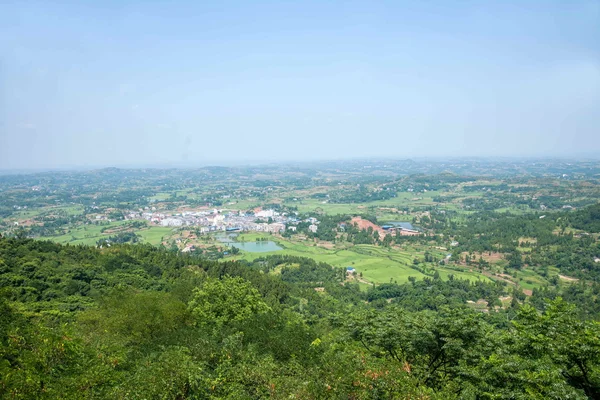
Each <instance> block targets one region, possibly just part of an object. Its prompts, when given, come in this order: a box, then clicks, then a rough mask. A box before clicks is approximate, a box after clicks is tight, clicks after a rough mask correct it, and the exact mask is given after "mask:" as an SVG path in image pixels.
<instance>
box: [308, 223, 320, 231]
mask: <svg viewBox="0 0 600 400" xmlns="http://www.w3.org/2000/svg"><path fill="white" fill-rule="evenodd" d="M317 229H319V227H318V226H317V225H315V224H312V225H309V226H308V230H309V231H311V232H312V233H317Z"/></svg>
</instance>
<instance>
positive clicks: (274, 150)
mask: <svg viewBox="0 0 600 400" xmlns="http://www.w3.org/2000/svg"><path fill="white" fill-rule="evenodd" d="M598 155H600V0H583V1H580V0H569V1H563V0H560V1H552V0H544V1H528V0H516V1H506V0H503V1H493V0H489V1H480V0H473V1H469V0H464V1H452V0H431V1H401V0H391V1H378V0H372V1H341V0H330V1H322V0H319V1H312V0H303V1H260V0H257V1H244V0H240V1H229V0H219V1H208V0H207V1H189V2H187V1H154V0H150V1H148V0H146V1H136V0H118V1H112V0H103V1H95V2H81V1H72V2H68V1H60V0H56V1H51V2H48V1H41V2H35V1H28V0H17V1H6V0H0V169H4V170H11V169H40V168H50V169H52V168H70V167H92V166H98V167H100V166H154V165H156V166H158V165H173V166H179V165H206V164H219V163H221V164H231V163H244V162H253V161H269V162H271V161H275V162H282V161H283V162H284V161H304V160H322V159H344V158H368V157H386V158H390V157H391V158H400V159H404V158H411V157H445V156H453V157H459V156H477V157H489V156H515V157H525V156H535V157H544V156H547V157H556V156H559V157H580V156H588V157H589V156H591V157H598Z"/></svg>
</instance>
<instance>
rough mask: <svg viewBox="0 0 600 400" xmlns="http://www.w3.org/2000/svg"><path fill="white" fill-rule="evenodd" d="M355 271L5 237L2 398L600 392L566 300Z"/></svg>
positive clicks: (592, 331)
mask: <svg viewBox="0 0 600 400" xmlns="http://www.w3.org/2000/svg"><path fill="white" fill-rule="evenodd" d="M342 273H345V271H343V270H337V269H333V268H331V267H330V266H328V265H327V264H323V263H315V262H314V261H313V260H308V259H302V258H294V257H288V258H286V257H279V258H277V257H267V258H262V259H257V260H255V261H254V262H251V263H242V262H222V263H218V262H212V261H206V260H203V259H200V258H198V257H196V256H194V255H183V254H178V253H175V252H171V251H167V250H166V249H164V248H163V249H161V248H154V247H151V246H148V245H141V244H136V245H127V244H125V245H119V244H113V245H112V246H111V247H108V248H107V247H104V248H102V249H100V248H93V247H84V246H77V247H74V246H63V245H57V244H53V243H50V242H42V241H33V240H29V239H17V238H0V287H1V293H2V296H1V297H0V344H1V348H0V349H1V350H0V397H5V398H22V399H30V398H98V397H100V398H134V399H135V398H139V399H142V398H173V399H183V398H207V399H221V398H236V399H255V398H273V399H284V398H285V399H288V398H299V399H308V398H339V399H347V398H353V399H388V398H424V399H426V398H430V399H453V398H481V399H496V398H507V399H508V398H511V399H512V398H523V399H525V398H539V399H542V398H544V399H546V398H554V399H562V398H575V399H576V398H586V397H588V398H597V397H598V396H599V394H600V326H599V325H598V323H597V322H595V321H592V320H587V321H585V320H580V319H579V317H578V314H577V313H574V312H573V309H572V306H571V305H569V304H568V303H566V302H565V301H563V300H562V299H560V298H556V299H554V300H552V302H550V303H544V304H543V311H541V309H536V308H535V307H534V306H535V305H536V304H532V305H530V304H529V303H528V302H525V303H524V304H522V303H523V300H521V301H515V303H514V305H513V307H511V308H510V309H509V310H506V311H504V310H501V309H499V310H498V311H490V312H489V313H482V312H479V311H475V310H473V309H471V308H469V307H468V306H467V304H466V301H467V300H477V299H480V298H483V299H488V300H490V301H492V299H494V298H497V296H498V295H500V294H502V293H504V290H505V289H504V288H503V287H502V285H496V284H486V283H478V284H472V283H469V282H468V281H462V280H458V279H452V280H448V281H442V280H440V279H437V278H436V279H426V280H423V281H414V280H413V281H411V282H410V283H407V284H405V285H394V284H389V285H387V284H386V285H381V286H378V287H375V288H373V289H370V290H369V291H367V292H366V293H365V292H361V291H359V290H358V289H356V288H355V287H354V286H352V285H351V284H348V283H346V284H343V280H344V278H343V275H342ZM317 287H324V288H325V290H323V291H316V290H315V289H314V288H317ZM388 299H393V300H392V301H391V303H388V301H386V300H388ZM523 299H524V298H523ZM365 300H369V302H365Z"/></svg>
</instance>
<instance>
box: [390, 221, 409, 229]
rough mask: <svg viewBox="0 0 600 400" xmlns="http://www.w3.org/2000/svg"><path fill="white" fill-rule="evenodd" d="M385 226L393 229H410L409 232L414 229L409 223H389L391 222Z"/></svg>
mask: <svg viewBox="0 0 600 400" xmlns="http://www.w3.org/2000/svg"><path fill="white" fill-rule="evenodd" d="M386 225H392V226H393V227H395V228H404V229H410V230H414V229H415V228H414V227H413V226H412V224H411V223H410V222H401V221H391V222H388V223H387V224H386Z"/></svg>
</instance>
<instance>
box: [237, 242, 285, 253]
mask: <svg viewBox="0 0 600 400" xmlns="http://www.w3.org/2000/svg"><path fill="white" fill-rule="evenodd" d="M229 244H230V245H232V246H233V247H237V248H238V249H240V250H244V251H248V252H250V253H265V252H267V251H277V250H283V247H281V246H278V245H277V243H275V242H272V241H270V240H269V241H267V242H230V243H229Z"/></svg>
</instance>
